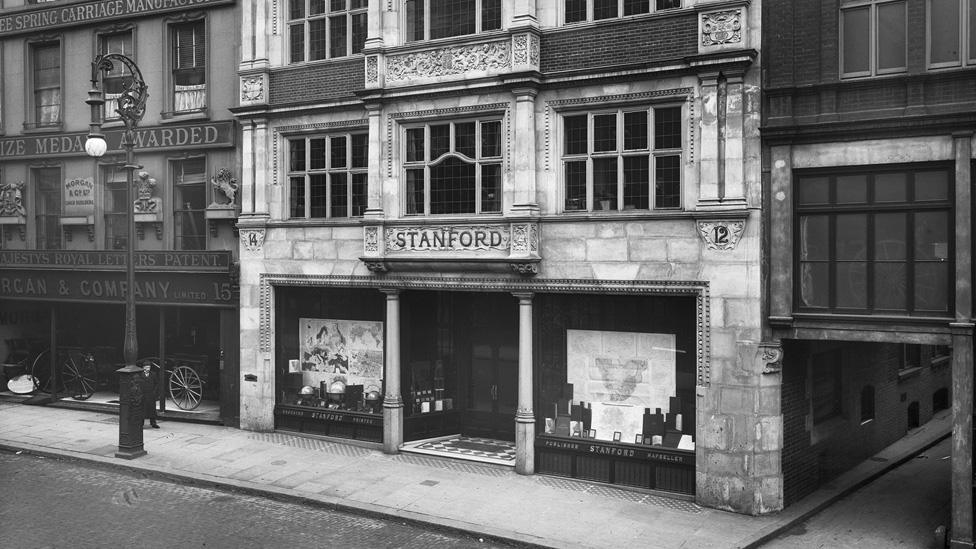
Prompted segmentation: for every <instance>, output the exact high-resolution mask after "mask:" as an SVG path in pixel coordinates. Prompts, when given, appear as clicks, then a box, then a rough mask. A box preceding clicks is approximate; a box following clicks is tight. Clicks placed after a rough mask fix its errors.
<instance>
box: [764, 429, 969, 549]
mask: <svg viewBox="0 0 976 549" xmlns="http://www.w3.org/2000/svg"><path fill="white" fill-rule="evenodd" d="M951 448H952V442H951V439H948V438H947V439H945V440H943V441H942V442H940V443H939V444H937V445H935V446H933V447H932V448H929V449H928V450H926V451H925V452H923V453H922V454H920V455H919V456H918V457H916V458H914V459H912V460H911V461H909V462H908V463H905V464H904V465H902V466H900V467H898V468H897V469H895V470H893V471H891V472H889V473H887V474H886V475H884V476H882V477H881V478H879V479H877V480H875V481H874V482H872V483H870V484H868V485H867V486H865V487H863V488H861V489H860V490H858V491H856V492H854V493H853V494H850V495H849V496H847V497H846V498H844V499H842V500H840V501H838V502H836V503H834V504H833V505H831V506H830V507H828V508H827V509H825V510H824V511H822V512H820V513H819V514H817V515H815V516H813V517H811V518H810V519H809V520H807V521H806V522H803V523H801V524H799V525H797V526H795V527H794V528H792V529H791V530H788V531H786V532H784V533H783V534H781V535H780V536H779V537H778V538H777V539H775V540H773V541H771V542H769V543H767V544H766V545H763V548H764V549H814V548H816V549H875V548H877V549H892V548H899V547H903V548H906V549H928V548H933V549H935V548H936V547H937V546H936V545H935V535H934V532H935V529H936V528H937V527H938V526H939V525H944V524H947V523H948V520H949V510H950V506H949V504H950V495H949V476H950V475H949V473H950V464H949V458H948V456H949V452H950V450H951ZM939 549H941V548H939Z"/></svg>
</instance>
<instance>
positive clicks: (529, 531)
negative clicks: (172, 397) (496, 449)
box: [0, 399, 951, 549]
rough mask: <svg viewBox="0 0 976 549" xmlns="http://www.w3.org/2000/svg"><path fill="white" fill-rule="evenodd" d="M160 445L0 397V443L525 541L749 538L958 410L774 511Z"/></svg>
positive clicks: (330, 458)
mask: <svg viewBox="0 0 976 549" xmlns="http://www.w3.org/2000/svg"><path fill="white" fill-rule="evenodd" d="M160 419H161V420H160V426H161V428H160V429H147V430H145V431H144V446H145V449H146V450H147V452H148V454H147V455H145V456H142V457H140V458H137V459H134V460H123V459H119V458H116V457H114V454H115V451H116V449H117V444H118V416H117V415H113V414H109V413H104V412H93V411H82V410H75V409H66V408H61V407H56V406H29V405H23V404H20V402H19V401H15V400H8V399H3V400H0V450H6V451H15V452H16V451H21V452H30V453H32V454H37V455H44V456H49V457H57V458H62V459H73V460H81V461H85V462H89V463H92V464H96V465H99V466H103V467H114V468H119V469H124V470H128V471H131V472H136V473H141V474H146V475H151V476H154V477H158V478H164V479H168V480H171V481H174V482H181V483H187V484H193V485H199V486H206V487H214V488H219V489H224V490H230V491H235V492H243V493H247V494H251V495H261V496H268V497H272V498H277V499H285V500H289V501H295V502H299V503H309V504H315V505H319V506H325V507H327V508H333V509H338V510H345V511H351V512H354V513H363V514H368V515H372V516H384V517H387V518H395V519H397V520H402V521H404V522H412V523H417V524H421V525H426V526H429V527H431V528H435V529H442V530H443V529H446V530H455V531H463V532H468V533H474V534H476V535H479V536H483V537H485V538H488V539H492V540H498V541H506V542H511V543H514V544H517V545H523V546H530V547H532V546H535V547H557V548H584V547H585V548H593V547H624V546H634V547H646V548H649V549H656V548H662V549H663V548H695V549H699V548H700V549H710V548H716V549H718V548H723V549H724V548H751V547H759V546H761V545H762V544H763V543H764V542H766V541H768V540H770V539H772V538H773V537H775V536H777V535H779V534H781V533H783V532H784V531H786V530H787V529H789V528H791V527H792V526H794V525H796V524H799V523H801V522H802V521H804V520H806V519H807V518H809V517H811V516H812V515H814V514H816V513H817V512H819V511H821V510H823V509H824V508H826V507H827V506H829V505H831V504H832V503H833V502H835V501H837V500H839V499H840V498H842V497H844V496H845V495H847V494H849V493H851V492H853V491H854V490H856V489H858V488H859V487H861V486H863V485H865V484H866V483H868V482H870V481H871V480H873V479H875V478H877V477H878V476H880V475H882V474H884V473H885V472H887V471H890V470H891V469H893V468H895V467H897V466H898V465H900V464H902V463H904V462H905V461H907V460H910V459H912V458H913V457H914V456H915V455H917V454H918V453H919V452H922V451H924V450H925V449H927V448H929V447H931V446H933V445H934V444H936V443H938V442H939V441H940V440H942V439H944V438H945V437H946V436H948V434H949V432H950V430H951V414H950V412H949V411H948V410H946V411H943V412H940V413H939V414H937V415H936V417H935V418H934V419H933V420H932V421H930V422H929V423H926V424H925V425H923V426H922V427H920V428H918V429H914V430H912V431H910V432H909V433H908V435H906V436H905V437H904V438H902V439H901V440H899V441H898V442H896V443H895V444H893V445H891V446H889V447H887V448H885V449H884V450H882V451H881V452H880V453H878V454H877V455H876V456H874V458H872V459H868V460H866V461H864V462H863V463H861V464H860V465H859V466H857V467H855V468H854V469H852V470H851V471H848V472H847V473H845V474H844V475H842V476H840V477H838V478H837V479H835V480H833V481H832V482H830V483H829V484H828V485H827V486H825V487H823V488H821V489H820V490H818V491H817V492H815V493H813V494H812V495H810V496H808V497H807V498H805V499H804V500H802V501H801V502H799V503H797V504H795V505H792V506H790V507H789V508H787V509H786V510H784V511H782V512H780V513H776V514H772V515H767V516H762V517H753V516H746V515H739V514H735V513H729V512H725V511H719V510H715V509H710V508H706V507H701V506H699V505H696V504H695V503H693V502H691V501H688V500H682V499H677V498H670V497H662V496H661V495H659V494H655V493H649V492H646V491H635V490H628V489H624V488H618V487H615V486H607V485H601V484H595V483H588V482H583V481H577V480H573V479H565V478H559V477H552V476H546V475H518V474H516V473H515V472H514V471H513V470H512V469H511V468H507V467H503V466H495V465H489V464H481V463H473V462H465V461H458V460H453V459H448V458H439V457H432V456H423V455H416V454H406V453H400V454H396V455H388V454H384V453H383V452H381V451H380V450H378V449H376V447H375V446H372V445H370V446H363V445H356V444H352V443H347V442H343V441H336V440H334V439H322V438H317V437H308V436H298V435H292V434H289V433H283V432H270V433H265V432H252V431H244V430H240V429H235V428H230V427H223V426H219V425H210V424H201V423H188V422H182V421H176V420H172V419H170V420H167V418H166V416H161V418H160Z"/></svg>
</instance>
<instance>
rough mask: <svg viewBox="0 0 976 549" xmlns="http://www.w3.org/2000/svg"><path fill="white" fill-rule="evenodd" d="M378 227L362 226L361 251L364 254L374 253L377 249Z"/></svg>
mask: <svg viewBox="0 0 976 549" xmlns="http://www.w3.org/2000/svg"><path fill="white" fill-rule="evenodd" d="M379 232H380V230H379V227H364V228H363V251H364V252H365V253H366V255H374V254H376V253H377V252H379V251H380V249H379V239H380V237H379Z"/></svg>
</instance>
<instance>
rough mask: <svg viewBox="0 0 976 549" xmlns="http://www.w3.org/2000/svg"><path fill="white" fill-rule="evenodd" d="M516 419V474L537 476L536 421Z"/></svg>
mask: <svg viewBox="0 0 976 549" xmlns="http://www.w3.org/2000/svg"><path fill="white" fill-rule="evenodd" d="M527 419H528V420H526V418H522V417H516V419H515V472H516V473H518V474H520V475H533V474H535V420H534V419H531V417H530V418H527Z"/></svg>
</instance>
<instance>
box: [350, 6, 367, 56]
mask: <svg viewBox="0 0 976 549" xmlns="http://www.w3.org/2000/svg"><path fill="white" fill-rule="evenodd" d="M366 23H367V21H366V14H365V13H356V14H354V15H352V52H351V53H359V52H361V51H363V47H365V46H366V32H367V31H366V29H367V25H366Z"/></svg>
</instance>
